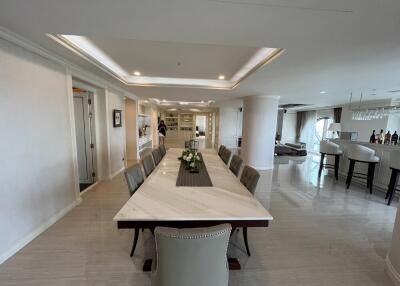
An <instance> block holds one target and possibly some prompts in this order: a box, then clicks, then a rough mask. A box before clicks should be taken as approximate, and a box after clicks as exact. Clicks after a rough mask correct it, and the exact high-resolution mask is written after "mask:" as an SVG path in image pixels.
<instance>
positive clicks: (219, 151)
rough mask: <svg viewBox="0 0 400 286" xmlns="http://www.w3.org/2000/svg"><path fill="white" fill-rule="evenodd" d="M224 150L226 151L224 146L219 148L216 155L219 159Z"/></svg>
mask: <svg viewBox="0 0 400 286" xmlns="http://www.w3.org/2000/svg"><path fill="white" fill-rule="evenodd" d="M225 149H226V147H225V146H224V145H221V146H219V149H218V155H219V156H220V157H221V156H222V153H223V152H224V150H225Z"/></svg>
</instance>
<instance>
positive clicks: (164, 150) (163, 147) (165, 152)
mask: <svg viewBox="0 0 400 286" xmlns="http://www.w3.org/2000/svg"><path fill="white" fill-rule="evenodd" d="M159 149H160V153H161V156H162V157H164V156H165V154H167V150H166V149H165V145H164V144H162V145H160V147H159Z"/></svg>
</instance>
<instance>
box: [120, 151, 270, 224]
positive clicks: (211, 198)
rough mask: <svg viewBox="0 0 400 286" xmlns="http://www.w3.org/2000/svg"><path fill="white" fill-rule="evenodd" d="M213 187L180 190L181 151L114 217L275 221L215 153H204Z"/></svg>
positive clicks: (167, 157)
mask: <svg viewBox="0 0 400 286" xmlns="http://www.w3.org/2000/svg"><path fill="white" fill-rule="evenodd" d="M201 152H202V155H203V160H204V163H205V165H206V166H207V170H208V173H209V174H210V177H211V181H212V182H213V186H212V187H177V186H176V179H177V176H178V171H179V166H180V161H179V160H178V159H177V158H178V157H179V156H180V155H181V153H182V149H168V151H167V154H166V155H165V156H164V158H163V159H162V161H161V162H160V164H159V165H158V166H157V167H156V169H155V170H154V171H153V173H152V174H151V175H150V176H149V177H148V178H147V179H146V180H145V182H144V183H143V184H142V185H141V186H140V188H139V189H138V190H137V191H136V192H135V194H134V195H133V196H132V197H131V198H130V199H129V200H128V201H127V202H126V204H125V205H124V206H123V207H122V208H121V210H120V211H119V212H118V213H117V214H116V215H115V217H114V221H193V220H194V221H202V220H206V221H213V220H216V221H220V220H227V221H229V220H243V221H245V220H252V221H253V220H263V221H266V220H267V221H268V220H272V219H273V217H272V216H271V214H270V213H269V212H268V211H267V210H266V209H265V208H264V207H263V206H262V205H261V203H260V202H259V201H258V200H257V199H256V198H255V197H254V196H253V195H252V194H251V193H250V192H249V191H248V190H247V189H246V188H245V187H244V186H243V185H242V184H241V183H240V181H239V179H238V178H237V177H236V176H235V175H234V174H233V173H232V172H231V171H230V170H229V168H228V167H227V166H226V165H225V164H224V163H223V161H222V160H221V159H220V158H219V156H218V154H217V153H216V152H215V151H214V150H212V149H205V150H202V151H201Z"/></svg>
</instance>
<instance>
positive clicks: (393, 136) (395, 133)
mask: <svg viewBox="0 0 400 286" xmlns="http://www.w3.org/2000/svg"><path fill="white" fill-rule="evenodd" d="M398 140H399V135H398V134H397V131H395V132H394V133H393V135H392V144H393V145H397V141H398Z"/></svg>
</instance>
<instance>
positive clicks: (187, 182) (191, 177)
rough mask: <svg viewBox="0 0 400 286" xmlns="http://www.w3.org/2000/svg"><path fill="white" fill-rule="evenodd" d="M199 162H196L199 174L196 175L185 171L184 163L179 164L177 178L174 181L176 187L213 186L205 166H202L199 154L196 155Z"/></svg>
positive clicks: (202, 161) (202, 162)
mask: <svg viewBox="0 0 400 286" xmlns="http://www.w3.org/2000/svg"><path fill="white" fill-rule="evenodd" d="M197 154H198V155H199V156H200V158H201V162H198V166H199V172H198V173H190V171H189V170H186V163H185V162H183V161H182V162H181V166H180V167H179V173H178V178H177V179H176V186H177V187H212V186H213V184H212V182H211V178H210V175H209V174H208V172H207V168H206V165H205V164H204V160H203V156H202V155H201V153H197Z"/></svg>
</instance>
